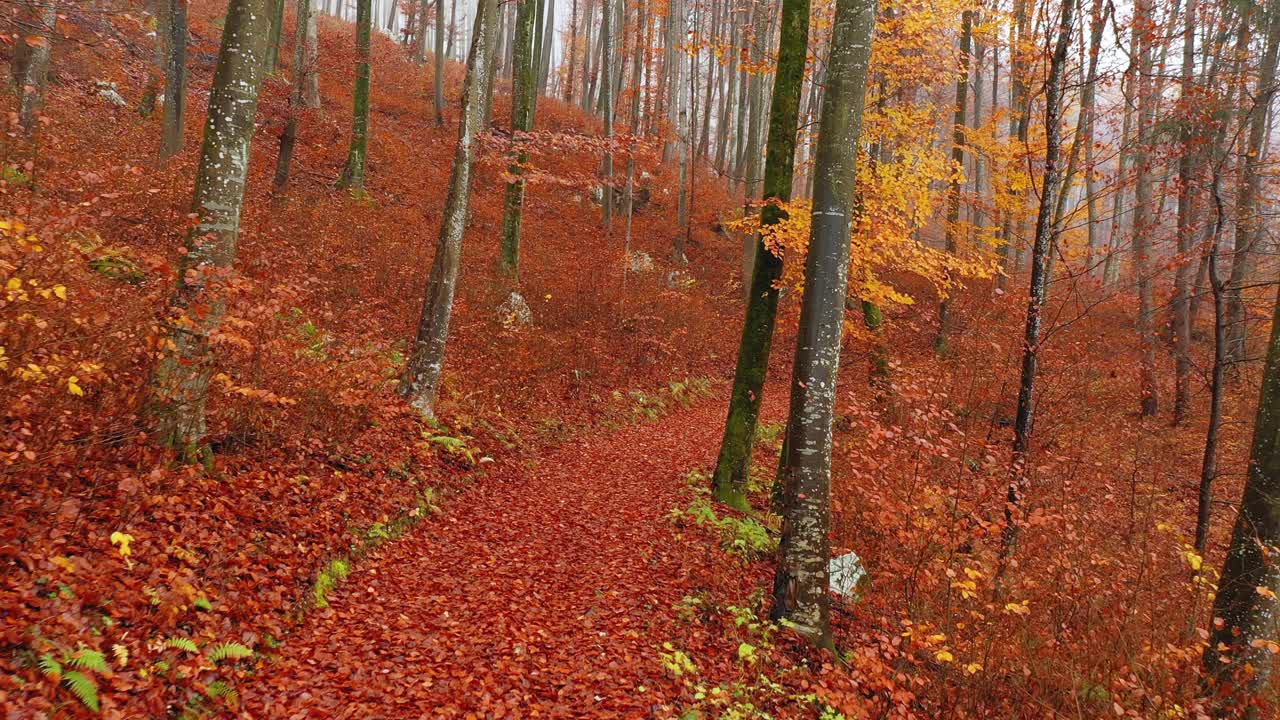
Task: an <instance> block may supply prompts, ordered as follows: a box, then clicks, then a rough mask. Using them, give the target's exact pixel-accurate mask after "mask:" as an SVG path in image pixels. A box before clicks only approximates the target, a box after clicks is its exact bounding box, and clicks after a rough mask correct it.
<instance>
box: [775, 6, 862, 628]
mask: <svg viewBox="0 0 1280 720" xmlns="http://www.w3.org/2000/svg"><path fill="white" fill-rule="evenodd" d="M835 12H836V14H835V22H834V27H833V29H832V39H831V56H830V59H829V61H828V66H827V67H828V70H827V95H826V97H825V98H824V100H823V106H822V120H821V125H820V129H819V136H818V149H817V161H816V162H817V170H816V174H817V177H818V180H817V182H816V183H815V187H814V199H813V229H812V232H811V234H810V239H809V255H808V258H807V259H806V262H805V286H804V298H803V300H802V301H801V308H800V327H799V331H798V333H797V336H796V354H795V366H794V371H793V376H792V380H791V419H790V421H789V422H788V423H787V441H786V442H787V450H786V453H787V454H786V460H785V463H786V464H785V466H784V469H783V472H782V476H783V477H782V481H783V482H782V485H783V518H782V539H781V543H780V545H779V547H778V565H777V571H776V574H775V575H774V583H773V612H772V617H773V619H775V620H786V621H787V622H788V627H791V628H793V629H795V630H796V631H797V632H799V633H800V634H801V635H803V636H804V637H806V638H808V639H809V641H810V642H812V643H813V644H815V645H817V646H819V647H822V648H827V649H834V646H833V645H832V642H831V622H830V595H829V594H828V590H827V587H828V583H829V579H828V572H827V564H828V562H829V561H830V556H831V547H830V543H831V541H830V538H829V537H828V530H829V527H830V525H831V421H832V417H833V415H834V410H835V399H836V376H837V373H838V371H839V369H840V342H841V336H842V334H843V328H844V300H845V292H846V290H847V286H848V274H849V234H850V228H851V225H852V221H853V217H852V216H853V214H854V181H855V179H856V176H857V167H856V166H857V159H858V144H859V140H860V138H859V135H860V133H861V130H862V111H863V108H864V107H865V104H866V86H867V66H868V64H869V63H870V57H871V40H872V37H873V35H874V30H875V18H876V3H875V0H836V11H835ZM797 90H798V88H797ZM797 97H798V92H797Z"/></svg>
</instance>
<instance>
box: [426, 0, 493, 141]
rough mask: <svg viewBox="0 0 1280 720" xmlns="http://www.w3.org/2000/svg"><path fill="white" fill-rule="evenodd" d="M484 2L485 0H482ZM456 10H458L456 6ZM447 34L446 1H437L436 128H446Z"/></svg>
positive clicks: (434, 83) (434, 69)
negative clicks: (445, 26)
mask: <svg viewBox="0 0 1280 720" xmlns="http://www.w3.org/2000/svg"><path fill="white" fill-rule="evenodd" d="M481 1H482V2H483V0H481ZM454 9H455V10H456V9H457V5H456V4H455V6H454ZM444 41H445V32H444V0H436V47H435V51H436V53H435V54H436V58H435V67H434V68H432V70H433V71H434V72H435V77H434V78H433V79H432V83H433V90H434V96H433V99H434V104H435V110H436V127H444V62H445V60H444V59H445V55H446V50H445V44H444Z"/></svg>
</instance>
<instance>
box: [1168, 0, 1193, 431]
mask: <svg viewBox="0 0 1280 720" xmlns="http://www.w3.org/2000/svg"><path fill="white" fill-rule="evenodd" d="M1196 12H1197V3H1196V0H1187V8H1186V19H1185V23H1184V28H1183V33H1182V89H1181V95H1182V98H1181V100H1182V103H1181V104H1182V106H1183V108H1184V112H1187V113H1190V112H1192V103H1193V101H1194V96H1195V88H1194V82H1195V70H1196V51H1195V47H1196V45H1195V43H1196ZM1199 136H1200V133H1199V131H1198V128H1196V127H1194V124H1193V122H1192V119H1191V117H1185V118H1184V119H1183V123H1182V132H1181V138H1180V139H1181V141H1182V142H1181V145H1182V147H1181V152H1182V156H1181V157H1180V158H1178V230H1177V233H1178V257H1177V264H1176V265H1175V268H1174V275H1173V303H1172V304H1173V354H1174V358H1173V359H1174V392H1173V424H1174V425H1180V424H1182V421H1183V419H1185V418H1186V415H1187V407H1188V405H1190V403H1191V372H1192V366H1191V297H1190V293H1191V281H1192V278H1191V262H1192V259H1193V258H1194V254H1193V251H1194V249H1195V239H1194V236H1195V222H1196V220H1195V210H1194V207H1193V206H1194V204H1195V200H1196V196H1195V188H1194V187H1193V184H1194V183H1195V182H1196V178H1195V175H1196V165H1197V160H1198V158H1197V157H1196V156H1197V154H1198V148H1197V146H1198V144H1199Z"/></svg>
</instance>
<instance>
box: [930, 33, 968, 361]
mask: <svg viewBox="0 0 1280 720" xmlns="http://www.w3.org/2000/svg"><path fill="white" fill-rule="evenodd" d="M960 17H961V21H960V74H959V75H958V76H957V77H956V109H955V118H954V122H953V125H952V130H951V163H952V165H954V166H955V170H953V171H952V174H951V184H950V186H949V187H948V188H947V221H946V227H945V231H944V232H945V235H946V244H947V252H948V253H950V254H952V255H954V254H956V253H957V252H959V250H960V248H959V246H958V244H957V242H956V237H957V235H958V233H959V231H960V183H961V175H962V173H963V172H964V144H965V139H964V130H965V127H966V126H967V125H968V122H969V121H968V114H967V110H968V107H969V61H970V56H971V55H972V54H973V11H972V10H965V11H964V12H963V13H961V15H960ZM950 315H951V298H950V297H949V296H947V297H943V298H942V302H941V303H939V304H938V336H937V337H936V338H934V340H933V349H934V350H935V351H936V352H938V353H940V354H945V353H946V352H947V339H948V335H950V330H951V327H950V326H951V317H950Z"/></svg>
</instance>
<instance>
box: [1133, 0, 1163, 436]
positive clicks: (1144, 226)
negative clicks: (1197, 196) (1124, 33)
mask: <svg viewBox="0 0 1280 720" xmlns="http://www.w3.org/2000/svg"><path fill="white" fill-rule="evenodd" d="M1151 17H1152V16H1151V0H1137V1H1136V3H1135V5H1134V21H1133V45H1134V48H1135V53H1136V58H1137V76H1136V79H1137V89H1138V92H1137V100H1138V109H1137V120H1138V123H1137V132H1136V137H1135V138H1134V152H1133V172H1134V191H1133V195H1134V198H1133V233H1132V235H1131V237H1132V245H1133V274H1134V282H1135V283H1136V285H1137V288H1138V322H1137V330H1138V343H1139V345H1140V347H1141V351H1142V358H1141V362H1140V366H1139V373H1138V374H1139V393H1140V403H1139V408H1140V411H1141V414H1142V416H1143V417H1152V416H1154V415H1155V414H1156V413H1157V412H1158V411H1159V408H1160V399H1159V394H1158V391H1157V389H1156V337H1155V327H1154V326H1155V307H1154V303H1153V300H1152V288H1151V286H1152V282H1153V277H1152V274H1153V272H1152V267H1151V233H1152V231H1153V229H1154V228H1155V224H1154V223H1153V221H1152V218H1153V213H1152V211H1153V207H1152V199H1151V182H1152V174H1153V173H1152V170H1153V169H1152V167H1151V153H1150V150H1149V148H1148V144H1149V143H1150V142H1151V131H1152V126H1153V125H1154V123H1155V107H1154V104H1155V97H1154V96H1153V95H1154V90H1153V88H1152V78H1151V41H1152V38H1153V37H1154V32H1152V31H1151V25H1152V20H1151Z"/></svg>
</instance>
